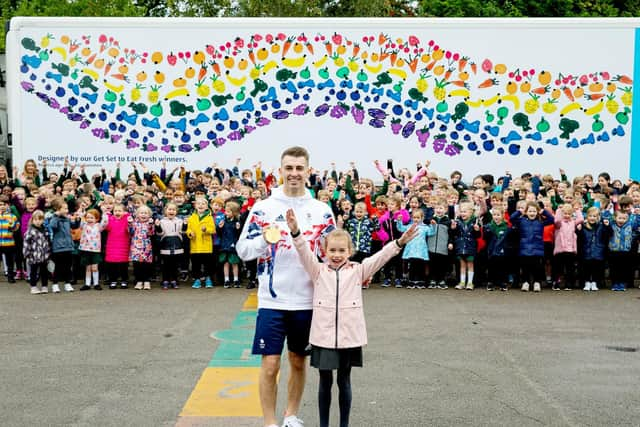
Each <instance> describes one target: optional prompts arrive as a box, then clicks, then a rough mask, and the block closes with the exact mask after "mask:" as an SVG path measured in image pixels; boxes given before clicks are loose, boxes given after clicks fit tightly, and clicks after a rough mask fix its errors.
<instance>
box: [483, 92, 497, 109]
mask: <svg viewBox="0 0 640 427" xmlns="http://www.w3.org/2000/svg"><path fill="white" fill-rule="evenodd" d="M498 99H500V97H499V96H498V95H496V96H494V97H492V98H489V99H485V100H484V101H482V105H484V106H485V107H488V106H490V105H493V104H495V103H496V102H498Z"/></svg>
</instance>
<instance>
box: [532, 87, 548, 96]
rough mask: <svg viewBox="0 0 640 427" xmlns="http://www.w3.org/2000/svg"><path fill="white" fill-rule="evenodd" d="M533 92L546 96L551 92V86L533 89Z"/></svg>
mask: <svg viewBox="0 0 640 427" xmlns="http://www.w3.org/2000/svg"><path fill="white" fill-rule="evenodd" d="M531 92H532V93H535V94H536V95H544V94H545V93H547V92H549V86H548V85H547V86H540V87H537V88H535V89H532V90H531Z"/></svg>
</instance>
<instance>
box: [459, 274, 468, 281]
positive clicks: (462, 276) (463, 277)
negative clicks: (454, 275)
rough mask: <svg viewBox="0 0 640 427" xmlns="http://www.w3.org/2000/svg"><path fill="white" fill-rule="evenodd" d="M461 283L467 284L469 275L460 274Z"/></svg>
mask: <svg viewBox="0 0 640 427" xmlns="http://www.w3.org/2000/svg"><path fill="white" fill-rule="evenodd" d="M460 283H467V275H466V274H465V273H460Z"/></svg>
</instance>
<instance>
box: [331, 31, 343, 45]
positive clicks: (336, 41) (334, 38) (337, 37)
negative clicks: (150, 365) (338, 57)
mask: <svg viewBox="0 0 640 427" xmlns="http://www.w3.org/2000/svg"><path fill="white" fill-rule="evenodd" d="M331 41H332V42H333V44H335V45H341V44H342V36H341V35H340V34H338V33H333V35H332V36H331Z"/></svg>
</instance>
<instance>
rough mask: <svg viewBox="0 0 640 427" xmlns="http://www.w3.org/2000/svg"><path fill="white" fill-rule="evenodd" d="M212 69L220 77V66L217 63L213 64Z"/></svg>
mask: <svg viewBox="0 0 640 427" xmlns="http://www.w3.org/2000/svg"><path fill="white" fill-rule="evenodd" d="M211 68H213V72H214V73H216V74H217V75H220V65H219V64H218V63H217V62H212V63H211Z"/></svg>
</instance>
